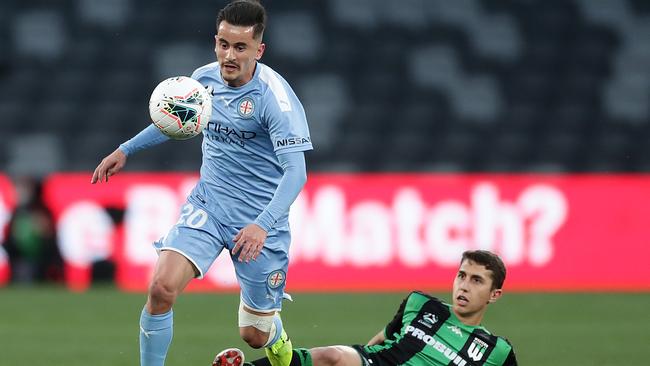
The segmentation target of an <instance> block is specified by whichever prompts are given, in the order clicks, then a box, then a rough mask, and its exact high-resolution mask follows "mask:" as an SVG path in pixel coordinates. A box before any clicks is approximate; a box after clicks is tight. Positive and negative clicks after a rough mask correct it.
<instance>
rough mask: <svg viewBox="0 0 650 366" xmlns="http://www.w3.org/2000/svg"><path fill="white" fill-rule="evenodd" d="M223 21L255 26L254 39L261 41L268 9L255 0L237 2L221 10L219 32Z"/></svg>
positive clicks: (218, 19)
mask: <svg viewBox="0 0 650 366" xmlns="http://www.w3.org/2000/svg"><path fill="white" fill-rule="evenodd" d="M222 21H226V22H228V23H230V24H232V25H238V26H245V27H250V26H254V28H253V38H255V39H260V38H261V37H262V33H264V28H266V9H264V6H262V4H260V3H259V2H258V1H255V0H235V1H233V2H231V3H230V4H228V5H226V6H225V7H224V8H223V9H221V10H219V14H217V30H218V29H219V24H221V22H222Z"/></svg>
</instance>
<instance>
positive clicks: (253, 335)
mask: <svg viewBox="0 0 650 366" xmlns="http://www.w3.org/2000/svg"><path fill="white" fill-rule="evenodd" d="M239 335H240V336H241V339H243V340H244V342H246V343H247V344H248V345H249V346H250V347H251V348H255V349H257V348H262V347H264V344H266V340H267V338H268V334H265V333H264V332H262V331H260V330H259V329H256V328H253V327H242V328H239Z"/></svg>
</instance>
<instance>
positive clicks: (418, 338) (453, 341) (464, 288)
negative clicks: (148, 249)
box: [213, 250, 517, 366]
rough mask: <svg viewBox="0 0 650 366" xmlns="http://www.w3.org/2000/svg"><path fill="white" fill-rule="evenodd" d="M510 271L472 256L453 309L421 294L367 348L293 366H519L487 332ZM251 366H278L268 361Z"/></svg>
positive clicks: (316, 355)
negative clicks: (490, 310) (487, 319)
mask: <svg viewBox="0 0 650 366" xmlns="http://www.w3.org/2000/svg"><path fill="white" fill-rule="evenodd" d="M505 277H506V268H505V266H504V264H503V262H502V261H501V259H500V258H499V257H498V256H497V255H495V254H493V253H491V252H488V251H484V250H475V251H466V252H465V253H463V257H462V259H461V262H460V267H459V269H458V273H457V275H456V278H455V280H454V285H453V292H452V304H451V305H449V304H446V303H443V302H442V301H440V300H438V299H437V298H435V297H432V296H429V295H426V294H423V293H421V292H412V293H410V294H409V295H408V296H407V297H406V299H404V301H403V302H402V304H401V305H400V307H399V310H398V311H397V314H395V317H394V318H393V320H392V321H391V322H390V323H388V325H387V326H386V327H385V328H384V329H383V330H382V331H381V332H379V333H378V334H377V335H375V336H374V337H373V338H372V339H371V340H370V341H369V342H368V344H367V345H365V346H361V345H355V346H352V347H349V346H329V347H317V348H312V349H309V350H307V349H304V348H302V349H301V348H297V349H294V350H293V357H292V359H291V364H290V366H397V365H411V366H428V365H440V366H447V365H457V366H470V365H508V366H510V365H517V360H516V358H515V353H514V351H513V349H512V345H510V343H509V342H508V340H506V339H505V338H503V337H499V336H495V335H492V334H491V333H490V332H489V331H488V330H487V329H485V328H484V327H482V326H481V325H480V324H481V321H482V320H483V315H484V314H485V311H486V310H487V306H488V305H489V304H491V303H493V302H495V301H497V300H498V299H499V298H500V297H501V295H502V293H503V292H502V289H501V288H502V286H503V282H504V280H505ZM243 363H244V354H243V353H242V352H241V351H240V350H238V349H236V348H230V349H227V350H224V351H222V352H220V353H219V354H218V355H217V357H216V358H215V360H214V363H213V365H214V366H242V364H243ZM245 366H279V365H272V364H271V362H270V361H269V360H268V359H267V358H262V359H259V360H255V361H253V362H252V363H247V364H245Z"/></svg>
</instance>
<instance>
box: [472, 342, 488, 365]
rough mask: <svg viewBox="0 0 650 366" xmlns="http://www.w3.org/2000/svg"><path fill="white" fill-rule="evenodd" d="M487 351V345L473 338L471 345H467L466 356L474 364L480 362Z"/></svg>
mask: <svg viewBox="0 0 650 366" xmlns="http://www.w3.org/2000/svg"><path fill="white" fill-rule="evenodd" d="M487 349H488V344H487V343H485V342H484V341H482V340H480V339H478V338H474V339H473V340H472V343H471V344H470V345H469V348H468V349H467V355H468V356H469V358H471V359H472V360H474V362H476V361H480V360H481V359H482V358H483V355H485V353H486V351H487Z"/></svg>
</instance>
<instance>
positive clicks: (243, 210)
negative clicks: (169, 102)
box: [192, 62, 312, 229]
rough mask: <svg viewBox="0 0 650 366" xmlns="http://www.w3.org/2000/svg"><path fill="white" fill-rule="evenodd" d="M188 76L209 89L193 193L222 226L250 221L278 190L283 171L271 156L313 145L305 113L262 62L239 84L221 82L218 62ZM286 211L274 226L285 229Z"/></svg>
mask: <svg viewBox="0 0 650 366" xmlns="http://www.w3.org/2000/svg"><path fill="white" fill-rule="evenodd" d="M192 78H194V79H196V80H198V81H199V82H200V83H201V84H203V85H204V86H205V87H207V88H211V89H212V90H213V91H212V95H213V100H212V117H211V120H210V122H209V123H208V125H207V127H206V128H205V129H204V130H203V145H202V149H203V163H202V166H201V178H200V181H199V183H198V184H197V187H196V189H195V193H196V194H199V195H203V196H204V197H203V198H204V199H205V200H206V201H208V202H210V203H214V205H211V206H212V207H213V209H214V211H213V212H211V214H213V215H215V218H216V219H217V220H218V221H219V222H220V223H221V224H223V225H226V226H234V227H240V228H241V227H243V226H245V225H247V224H250V223H251V222H254V221H255V219H256V218H257V216H258V215H259V214H260V213H261V212H262V211H263V210H264V209H265V208H266V206H267V205H268V204H269V202H270V201H271V199H272V198H273V195H274V193H275V192H276V189H277V188H278V184H279V182H280V179H281V178H282V175H283V169H282V167H281V166H280V163H279V161H278V157H277V155H276V154H284V153H289V152H299V151H306V150H311V149H312V144H311V138H310V136H309V128H308V126H307V120H306V117H305V111H304V109H303V107H302V105H301V103H300V101H299V100H298V98H297V97H296V95H295V94H294V92H293V90H292V89H291V87H290V86H289V84H288V83H287V82H286V81H285V80H284V79H283V78H282V77H281V76H280V75H279V74H277V73H276V72H275V71H273V70H272V69H271V68H270V67H268V66H266V65H264V64H262V63H257V67H256V68H255V73H254V75H253V78H252V80H250V81H249V82H248V83H246V84H245V85H243V86H241V87H231V86H228V85H227V84H226V83H225V82H224V81H223V79H222V78H221V74H220V70H219V64H218V63H217V62H214V63H211V64H208V65H205V66H203V67H200V68H198V69H197V70H196V71H194V73H193V74H192ZM288 214H289V212H288V210H286V212H284V213H282V214H281V215H280V216H279V217H277V218H276V219H277V220H276V222H275V224H274V225H273V228H274V229H279V228H286V227H287V225H288Z"/></svg>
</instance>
